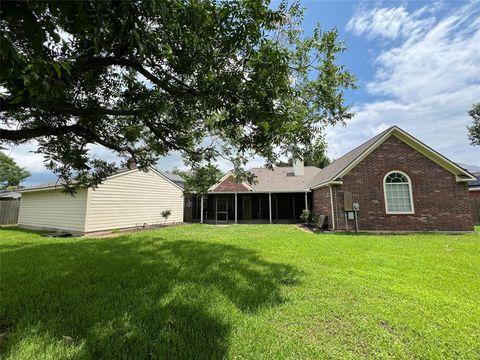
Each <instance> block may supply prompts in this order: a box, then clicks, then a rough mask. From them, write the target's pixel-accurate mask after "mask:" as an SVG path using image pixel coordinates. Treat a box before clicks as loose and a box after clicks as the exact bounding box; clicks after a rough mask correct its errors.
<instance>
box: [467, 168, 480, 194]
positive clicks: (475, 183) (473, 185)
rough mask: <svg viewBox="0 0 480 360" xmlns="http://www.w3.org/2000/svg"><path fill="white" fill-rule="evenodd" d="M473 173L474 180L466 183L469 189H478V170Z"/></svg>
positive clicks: (479, 183)
mask: <svg viewBox="0 0 480 360" xmlns="http://www.w3.org/2000/svg"><path fill="white" fill-rule="evenodd" d="M473 175H474V176H475V177H476V178H477V179H476V180H473V181H470V182H469V183H468V188H469V189H470V190H472V189H478V190H480V171H479V172H477V173H473Z"/></svg>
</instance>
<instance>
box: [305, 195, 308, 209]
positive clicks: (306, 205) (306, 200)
mask: <svg viewBox="0 0 480 360" xmlns="http://www.w3.org/2000/svg"><path fill="white" fill-rule="evenodd" d="M305 210H308V199H307V192H306V191H305Z"/></svg>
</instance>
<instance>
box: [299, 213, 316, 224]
mask: <svg viewBox="0 0 480 360" xmlns="http://www.w3.org/2000/svg"><path fill="white" fill-rule="evenodd" d="M300 219H302V220H303V221H304V222H305V224H309V225H311V224H313V223H314V222H315V215H313V212H312V211H310V210H307V209H305V210H303V212H302V215H300Z"/></svg>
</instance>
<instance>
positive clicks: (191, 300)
mask: <svg viewBox="0 0 480 360" xmlns="http://www.w3.org/2000/svg"><path fill="white" fill-rule="evenodd" d="M161 236H162V235H157V234H156V235H155V236H153V235H152V236H150V237H148V236H145V237H139V238H135V237H132V238H130V237H127V236H124V237H119V238H113V239H95V240H80V241H72V242H68V241H62V242H60V243H58V244H39V245H37V246H32V247H27V248H19V249H16V250H14V251H8V250H7V251H5V252H4V253H3V254H2V258H1V260H2V268H1V270H2V278H1V280H2V281H1V284H0V285H1V290H2V297H1V303H2V306H1V317H0V322H1V324H0V326H3V327H5V328H9V327H13V329H14V330H13V332H12V334H11V335H10V336H9V338H8V341H7V343H6V348H5V349H3V352H4V354H5V355H7V356H8V355H13V356H15V354H16V353H17V352H18V351H21V349H20V348H21V346H22V345H21V344H20V341H22V340H23V341H24V340H26V339H27V340H28V337H29V336H36V337H38V336H40V337H42V336H43V337H44V339H47V340H46V341H47V342H48V341H51V342H54V345H55V344H56V345H55V346H64V345H62V344H61V339H62V335H68V336H71V337H72V338H73V339H74V346H78V349H79V351H78V353H76V355H75V356H74V357H75V358H115V359H119V358H125V359H127V358H185V359H187V358H189V359H191V358H197V359H199V358H204V359H207V358H208V359H212V358H223V357H225V356H226V354H227V350H228V345H229V344H228V337H229V334H230V331H231V326H232V325H231V324H232V322H233V319H234V318H235V317H236V316H238V313H239V312H241V313H254V312H256V311H258V310H259V309H261V308H264V307H272V306H276V305H278V304H280V303H282V301H284V299H283V298H282V295H281V288H282V287H283V286H286V285H294V284H295V283H296V282H297V278H298V277H299V276H300V274H299V273H298V272H297V271H296V270H295V269H294V268H292V267H291V266H289V265H284V264H278V263H270V262H267V261H265V260H263V259H262V258H260V257H259V256H258V255H257V254H256V253H255V252H253V251H249V250H245V249H241V248H238V247H235V246H231V245H223V244H216V243H209V242H201V241H190V240H177V241H165V240H164V239H161ZM32 334H34V335H32ZM32 341H33V340H32Z"/></svg>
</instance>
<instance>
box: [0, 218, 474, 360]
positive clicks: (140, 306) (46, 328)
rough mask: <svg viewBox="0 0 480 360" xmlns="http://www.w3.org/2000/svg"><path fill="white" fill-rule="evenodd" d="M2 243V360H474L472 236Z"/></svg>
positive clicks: (276, 228)
mask: <svg viewBox="0 0 480 360" xmlns="http://www.w3.org/2000/svg"><path fill="white" fill-rule="evenodd" d="M0 250H1V258H0V260H1V279H0V287H1V299H0V333H6V337H5V336H4V337H3V340H2V344H1V345H0V346H1V352H2V353H1V358H2V359H29V360H30V359H103V358H110V359H139V358H148V359H150V358H161V359H172V358H184V359H191V358H199V359H212V358H235V359H277V358H291V359H318V358H332V359H346V358H395V359H399V358H424V359H435V358H452V359H453V358H455V359H459V358H465V359H479V358H480V235H479V234H478V233H477V234H471V235H438V234H431V235H424V234H422V235H388V236H387V235H384V236H383V235H382V236H380V235H348V234H347V235H345V234H333V235H332V234H319V235H314V234H310V233H306V232H304V231H302V230H300V229H298V228H296V227H294V226H289V225H260V226H253V225H245V226H243V225H234V226H228V227H215V226H208V225H187V226H182V227H174V228H166V229H159V230H153V231H144V232H139V233H135V234H128V235H122V236H119V237H114V238H92V239H87V238H70V239H51V238H44V237H41V236H39V235H37V234H35V233H32V232H27V231H21V230H18V229H10V230H5V229H3V230H0ZM64 335H65V336H70V337H72V338H73V342H72V343H64V341H63V338H62V337H63V336H64Z"/></svg>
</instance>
